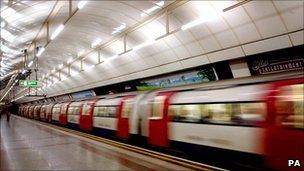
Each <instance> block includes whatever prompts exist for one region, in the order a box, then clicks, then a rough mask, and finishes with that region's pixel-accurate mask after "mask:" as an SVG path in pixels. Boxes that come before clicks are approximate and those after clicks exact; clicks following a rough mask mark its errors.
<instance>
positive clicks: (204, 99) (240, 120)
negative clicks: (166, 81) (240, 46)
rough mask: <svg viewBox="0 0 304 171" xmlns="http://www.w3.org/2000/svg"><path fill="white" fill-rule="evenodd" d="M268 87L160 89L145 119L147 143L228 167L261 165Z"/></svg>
mask: <svg viewBox="0 0 304 171" xmlns="http://www.w3.org/2000/svg"><path fill="white" fill-rule="evenodd" d="M268 89H269V88H268V85H266V84H261V85H247V86H237V87H228V88H219V89H211V90H194V91H184V92H176V93H170V92H169V93H162V94H159V95H158V96H155V98H154V101H153V104H152V118H149V122H150V126H149V143H150V144H152V145H156V146H159V147H161V146H163V147H165V146H166V145H167V144H168V145H169V146H170V148H172V149H174V150H178V151H181V152H185V153H187V154H191V156H192V157H193V158H195V159H197V160H200V161H213V162H214V161H221V164H224V165H229V167H232V166H230V164H231V163H234V165H235V164H236V165H248V166H249V165H262V158H261V156H262V155H263V144H262V142H263V141H262V139H263V137H262V136H263V128H262V126H263V123H264V121H265V118H266V103H265V98H266V95H267V92H268ZM159 130H161V131H159ZM165 136H166V137H165ZM245 159H246V160H245ZM222 161H223V162H222ZM248 162H249V163H250V164H248ZM252 163H254V164H252Z"/></svg>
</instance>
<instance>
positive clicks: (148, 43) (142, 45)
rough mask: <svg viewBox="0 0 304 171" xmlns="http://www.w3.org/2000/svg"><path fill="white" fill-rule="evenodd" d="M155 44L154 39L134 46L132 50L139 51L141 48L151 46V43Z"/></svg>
mask: <svg viewBox="0 0 304 171" xmlns="http://www.w3.org/2000/svg"><path fill="white" fill-rule="evenodd" d="M155 42H156V40H155V39H151V40H148V41H146V42H144V43H142V44H139V45H137V46H135V47H134V48H133V50H139V49H141V48H143V47H146V46H149V45H151V44H153V43H155Z"/></svg>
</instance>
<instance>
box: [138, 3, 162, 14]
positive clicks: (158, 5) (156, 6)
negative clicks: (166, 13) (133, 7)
mask: <svg viewBox="0 0 304 171" xmlns="http://www.w3.org/2000/svg"><path fill="white" fill-rule="evenodd" d="M155 4H156V5H155V6H153V7H151V8H149V9H147V10H144V12H143V13H141V14H140V15H141V16H142V17H144V16H146V15H147V14H150V13H151V12H153V11H155V10H157V9H159V8H160V6H163V5H164V4H165V2H164V1H160V2H157V3H155Z"/></svg>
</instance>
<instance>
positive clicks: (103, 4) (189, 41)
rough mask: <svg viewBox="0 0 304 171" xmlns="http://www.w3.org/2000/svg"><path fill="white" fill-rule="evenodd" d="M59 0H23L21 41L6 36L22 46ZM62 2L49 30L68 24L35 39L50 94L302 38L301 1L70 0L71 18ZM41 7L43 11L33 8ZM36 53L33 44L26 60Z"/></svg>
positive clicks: (257, 50) (270, 47)
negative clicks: (41, 49) (84, 0)
mask: <svg viewBox="0 0 304 171" xmlns="http://www.w3.org/2000/svg"><path fill="white" fill-rule="evenodd" d="M55 2H56V1H40V2H39V1H35V2H33V1H32V2H31V1H25V2H22V3H23V5H20V6H24V7H23V8H24V10H22V11H20V10H19V11H18V12H19V13H20V15H22V16H24V19H22V17H20V21H23V20H27V19H26V18H29V19H28V20H29V21H28V22H26V24H25V23H23V25H22V24H21V26H20V27H18V28H19V29H20V30H23V31H22V32H20V33H19V34H16V37H17V38H18V41H13V42H12V43H8V42H4V41H3V43H4V44H5V45H7V46H10V47H12V49H14V48H16V49H18V50H17V51H19V52H20V50H21V49H22V48H24V47H26V46H25V45H26V43H28V42H29V41H32V40H33V39H34V37H35V36H36V35H37V33H38V31H39V29H40V27H41V25H42V23H43V22H44V19H46V18H47V16H48V15H49V14H50V12H51V11H52V8H54V6H55V5H56V3H55ZM62 2H63V3H62V5H61V6H60V9H58V10H57V12H56V15H55V16H54V18H53V19H52V20H51V21H50V25H49V26H50V27H49V33H50V35H52V34H53V33H54V32H55V31H56V29H57V28H58V27H59V26H60V25H61V24H64V29H63V31H62V32H61V33H60V34H59V35H58V36H57V37H56V38H55V39H54V40H52V41H50V42H48V41H47V39H46V29H43V30H42V31H41V33H40V34H39V36H38V39H37V40H36V45H37V46H45V51H44V52H43V53H42V55H41V56H39V57H38V62H39V73H38V74H39V77H40V78H41V79H42V80H43V86H44V87H43V90H44V91H46V92H47V93H48V94H49V95H56V94H61V93H67V92H71V91H77V90H79V89H86V88H92V87H94V86H101V85H107V84H113V83H117V82H121V81H125V80H131V79H136V78H141V77H148V76H152V75H158V74H162V73H167V72H172V71H176V70H181V69H186V68H191V67H195V66H198V65H203V64H208V63H213V62H217V61H222V60H228V59H233V58H239V57H242V56H246V55H251V54H255V53H260V52H263V51H269V50H273V49H278V48H284V47H290V46H295V45H299V44H303V38H302V39H301V38H300V37H303V1H288V2H286V1H250V2H248V3H245V4H243V5H240V6H237V7H235V8H233V9H231V10H229V11H226V12H223V10H224V9H225V8H227V7H231V6H233V5H235V4H237V3H238V1H165V2H163V1H87V3H86V4H85V6H84V7H83V8H81V9H78V8H77V5H78V2H76V1H73V4H72V9H73V10H75V11H76V12H75V14H74V15H72V16H71V17H70V15H69V1H62ZM24 4H26V5H24ZM13 7H14V8H15V7H16V5H15V6H12V7H11V8H12V9H13ZM38 7H39V8H41V9H43V10H41V11H40V10H34V9H38ZM45 9H48V10H45ZM166 10H167V11H168V13H167V14H168V15H166ZM16 11H17V10H16ZM1 12H2V10H1ZM25 16H26V17H25ZM3 18H4V19H5V20H8V18H5V17H3ZM69 18H70V19H69ZM30 19H32V20H30ZM167 23H169V24H168V25H169V28H166V24H167ZM7 24H8V25H7V26H6V27H8V26H10V25H12V24H11V23H10V22H7ZM192 26H193V27H192ZM6 27H5V28H6ZM16 27H17V25H16ZM34 33H35V34H36V35H35V34H34ZM124 34H125V39H124V36H122V35H124ZM301 35H302V36H301ZM1 37H2V33H1ZM2 38H3V37H2ZM155 39H157V40H155ZM19 40H20V41H19ZM21 40H22V41H21ZM124 42H126V44H124ZM92 43H95V44H96V47H94V48H92ZM144 45H145V46H144ZM99 49H100V54H101V58H100V59H98V51H99ZM18 55H19V54H16V55H15V56H14V57H11V58H12V59H10V58H9V57H4V55H3V56H2V59H10V60H13V59H16V58H18V57H17V56H18ZM19 56H20V55H19ZM33 57H34V54H33V51H30V52H29V60H28V61H27V62H28V63H29V62H30V61H31V60H32V59H33ZM98 60H100V61H98ZM71 61H72V62H71ZM8 68H9V67H8ZM13 69H17V68H15V67H11V68H9V69H6V70H5V71H2V75H3V74H5V73H7V72H9V71H10V70H13Z"/></svg>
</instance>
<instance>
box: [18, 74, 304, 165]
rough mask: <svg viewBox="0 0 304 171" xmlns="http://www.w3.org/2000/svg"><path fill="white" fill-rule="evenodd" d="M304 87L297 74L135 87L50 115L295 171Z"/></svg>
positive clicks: (301, 148) (161, 144)
mask: <svg viewBox="0 0 304 171" xmlns="http://www.w3.org/2000/svg"><path fill="white" fill-rule="evenodd" d="M303 89H304V80H303V78H296V79H289V80H282V81H276V82H267V83H259V84H247V85H228V86H218V87H217V86H209V87H207V88H202V89H194V90H179V91H170V90H169V91H168V90H164V91H162V90H158V91H152V92H142V93H141V92H134V93H128V94H118V95H106V96H101V97H99V98H98V99H92V100H86V101H76V102H66V103H58V104H53V105H52V107H51V108H52V110H50V111H51V112H50V115H51V118H52V122H54V123H61V125H62V126H69V127H72V128H77V129H80V130H83V131H86V132H91V133H94V134H98V135H101V136H105V137H116V138H118V139H121V140H124V141H134V140H135V141H136V138H140V139H141V140H145V142H146V144H147V145H149V146H150V147H153V148H158V149H173V150H178V151H182V152H185V153H190V154H191V155H193V156H194V157H195V158H201V159H204V160H205V159H207V158H209V159H210V158H211V159H212V160H213V159H214V160H219V159H223V160H227V163H231V162H234V161H242V162H244V163H246V162H248V160H249V161H250V163H259V162H264V163H266V164H267V166H268V167H271V168H276V169H288V168H287V162H288V160H289V159H296V160H299V161H300V163H303V162H304V145H303V144H304V132H303V131H304V111H303V108H304V106H303V98H304V97H303V94H304V92H303ZM24 108H25V109H28V110H29V114H25V115H24V116H32V114H31V113H32V112H33V107H32V106H31V105H29V106H28V105H27V106H24ZM21 111H24V112H25V113H26V110H21ZM62 114H63V115H65V117H66V123H65V122H63V121H60V120H62V119H60V115H62ZM30 118H31V117H30ZM61 118H62V117H61ZM221 162H222V161H221ZM303 164H304V163H303Z"/></svg>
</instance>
